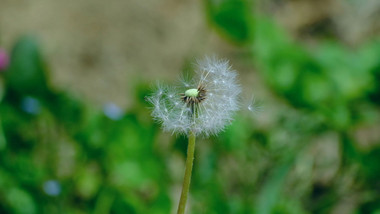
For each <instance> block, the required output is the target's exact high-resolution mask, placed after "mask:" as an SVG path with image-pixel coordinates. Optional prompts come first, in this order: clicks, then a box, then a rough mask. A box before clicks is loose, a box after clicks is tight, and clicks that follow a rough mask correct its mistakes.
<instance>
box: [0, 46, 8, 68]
mask: <svg viewBox="0 0 380 214" xmlns="http://www.w3.org/2000/svg"><path fill="white" fill-rule="evenodd" d="M8 64H9V56H8V53H7V52H6V51H5V50H4V49H2V48H0V71H4V70H5V69H6V68H7V67H8Z"/></svg>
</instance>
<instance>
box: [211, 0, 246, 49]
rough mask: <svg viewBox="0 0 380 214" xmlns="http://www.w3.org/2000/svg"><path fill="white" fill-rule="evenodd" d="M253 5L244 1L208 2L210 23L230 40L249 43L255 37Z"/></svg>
mask: <svg viewBox="0 0 380 214" xmlns="http://www.w3.org/2000/svg"><path fill="white" fill-rule="evenodd" d="M250 8H251V5H250V4H249V3H248V1H244V0H221V1H216V0H206V10H207V14H208V17H209V21H210V23H211V24H212V25H213V27H215V28H216V29H217V30H218V31H220V32H221V33H222V34H223V35H225V36H226V37H227V38H228V39H230V40H232V41H233V42H236V43H238V44H244V43H248V42H250V41H251V40H252V38H253V37H252V35H253V16H252V11H251V10H250Z"/></svg>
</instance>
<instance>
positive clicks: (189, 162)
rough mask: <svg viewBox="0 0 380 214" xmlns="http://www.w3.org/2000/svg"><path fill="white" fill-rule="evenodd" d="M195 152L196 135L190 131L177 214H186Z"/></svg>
mask: <svg viewBox="0 0 380 214" xmlns="http://www.w3.org/2000/svg"><path fill="white" fill-rule="evenodd" d="M194 150H195V134H194V133H193V132H192V131H190V134H189V144H188V145H187V158H186V169H185V177H184V179H183V185H182V193H181V199H180V200H179V205H178V211H177V214H184V213H185V208H186V201H187V196H188V193H189V187H190V181H191V171H192V169H193V161H194Z"/></svg>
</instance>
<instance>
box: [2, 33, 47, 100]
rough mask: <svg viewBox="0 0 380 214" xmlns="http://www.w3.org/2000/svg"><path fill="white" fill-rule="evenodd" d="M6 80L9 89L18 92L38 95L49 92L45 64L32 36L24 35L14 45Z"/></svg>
mask: <svg viewBox="0 0 380 214" xmlns="http://www.w3.org/2000/svg"><path fill="white" fill-rule="evenodd" d="M6 82H7V87H8V89H10V90H11V91H14V92H16V93H17V94H24V93H28V95H34V96H38V95H42V94H44V93H45V92H47V88H48V86H47V78H46V70H45V64H44V62H43V60H42V58H41V55H40V50H39V48H38V44H37V42H36V41H35V39H33V38H32V37H24V38H22V39H20V40H19V41H18V42H17V44H16V45H15V46H14V48H13V50H12V54H11V63H10V69H9V71H8V72H7V75H6Z"/></svg>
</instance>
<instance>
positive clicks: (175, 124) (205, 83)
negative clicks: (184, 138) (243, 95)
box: [148, 58, 241, 136]
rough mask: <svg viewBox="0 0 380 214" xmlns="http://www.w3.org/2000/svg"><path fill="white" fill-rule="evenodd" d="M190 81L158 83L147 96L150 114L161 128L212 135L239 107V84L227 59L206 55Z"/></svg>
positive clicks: (227, 122) (225, 123)
mask: <svg viewBox="0 0 380 214" xmlns="http://www.w3.org/2000/svg"><path fill="white" fill-rule="evenodd" d="M197 64H198V66H197V69H196V70H195V72H196V75H195V77H194V78H193V80H190V81H187V80H184V79H183V80H182V81H181V82H182V85H181V86H176V87H167V86H163V85H158V89H157V91H156V92H155V93H154V94H153V95H152V96H151V97H148V101H149V102H150V103H151V104H152V105H153V110H152V116H153V117H154V118H155V119H156V120H157V121H159V122H161V123H162V126H163V129H164V130H165V131H171V132H172V133H180V134H185V135H188V134H189V133H193V134H194V135H205V136H209V135H216V134H217V133H219V132H220V131H222V130H223V129H224V128H225V126H226V125H227V124H229V123H230V122H231V121H232V116H233V114H234V112H235V111H237V110H238V109H239V102H238V100H239V94H240V92H241V89H240V85H239V84H238V83H237V80H236V77H237V73H236V71H234V70H232V69H231V67H230V65H229V63H228V61H226V60H218V59H215V58H206V59H205V60H203V61H199V62H198V63H197Z"/></svg>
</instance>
